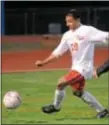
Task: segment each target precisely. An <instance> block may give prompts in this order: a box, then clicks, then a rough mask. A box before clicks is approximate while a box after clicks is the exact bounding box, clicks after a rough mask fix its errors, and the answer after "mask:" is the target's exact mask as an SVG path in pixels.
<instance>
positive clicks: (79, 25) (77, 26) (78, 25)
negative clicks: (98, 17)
mask: <svg viewBox="0 0 109 125" xmlns="http://www.w3.org/2000/svg"><path fill="white" fill-rule="evenodd" d="M81 26H82V24H81V23H78V24H77V25H76V27H75V28H74V29H72V31H75V30H77V29H78V28H80V27H81Z"/></svg>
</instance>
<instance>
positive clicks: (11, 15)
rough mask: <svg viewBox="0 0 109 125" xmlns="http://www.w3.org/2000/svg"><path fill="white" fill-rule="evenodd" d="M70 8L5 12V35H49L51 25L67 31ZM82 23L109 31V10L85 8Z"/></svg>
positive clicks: (61, 30)
mask: <svg viewBox="0 0 109 125" xmlns="http://www.w3.org/2000/svg"><path fill="white" fill-rule="evenodd" d="M69 9H70V8H35V9H32V8H28V9H10V10H9V9H8V10H5V34H6V35H10V34H13V35H17V34H23V35H24V34H25V35H28V34H48V33H49V24H52V23H53V24H60V28H61V29H60V33H63V32H65V31H66V26H65V22H64V16H65V13H66V12H67V11H68V10H69ZM81 20H82V22H83V23H84V24H89V25H93V26H95V27H97V28H99V29H102V30H109V8H83V12H82V19H81Z"/></svg>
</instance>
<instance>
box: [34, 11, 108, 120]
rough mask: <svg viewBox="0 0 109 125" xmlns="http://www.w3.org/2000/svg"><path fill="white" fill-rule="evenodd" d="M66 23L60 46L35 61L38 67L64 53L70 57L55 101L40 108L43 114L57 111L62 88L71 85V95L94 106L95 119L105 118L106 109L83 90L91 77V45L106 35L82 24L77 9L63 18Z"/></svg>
mask: <svg viewBox="0 0 109 125" xmlns="http://www.w3.org/2000/svg"><path fill="white" fill-rule="evenodd" d="M65 21H66V25H67V26H68V28H69V30H68V31H67V32H65V33H64V35H63V37H62V40H61V42H60V44H59V46H58V47H57V48H56V49H55V50H54V51H53V52H52V53H51V54H50V56H49V57H48V58H46V59H45V60H43V61H41V60H38V61H36V65H37V66H43V65H45V64H48V63H50V62H52V61H54V60H56V59H58V58H59V57H60V56H62V55H63V54H64V53H65V52H66V51H67V50H69V51H70V53H71V56H72V66H71V70H70V72H69V73H68V74H66V75H65V76H63V77H62V78H60V80H59V81H58V85H57V88H56V91H55V96H54V102H53V103H52V104H49V105H46V106H43V107H42V111H43V112H44V113H53V112H58V111H60V109H61V107H62V102H63V99H64V97H65V88H66V87H67V86H68V85H70V86H71V88H72V90H73V94H74V95H75V96H77V97H79V98H80V99H81V100H82V101H83V102H85V103H87V104H88V105H89V106H90V107H93V108H94V109H95V110H96V112H97V118H103V117H105V116H106V115H108V110H107V109H105V108H104V107H103V106H102V105H101V104H100V103H99V102H98V101H97V100H96V98H95V97H94V96H93V95H92V94H91V93H89V92H87V91H85V89H84V87H85V81H86V80H87V79H91V78H92V76H93V67H94V66H93V56H94V45H95V43H98V44H100V43H102V42H105V41H106V40H107V39H108V35H109V34H108V32H104V31H100V30H98V29H96V28H94V27H92V26H87V25H83V24H82V23H81V20H80V12H79V11H78V10H70V11H69V12H68V13H67V14H66V16H65Z"/></svg>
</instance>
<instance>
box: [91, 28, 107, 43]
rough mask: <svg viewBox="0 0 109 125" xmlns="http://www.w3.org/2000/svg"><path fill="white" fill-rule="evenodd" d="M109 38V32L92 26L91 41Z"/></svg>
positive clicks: (98, 41)
mask: <svg viewBox="0 0 109 125" xmlns="http://www.w3.org/2000/svg"><path fill="white" fill-rule="evenodd" d="M108 39H109V32H105V31H101V30H98V29H96V28H94V27H91V32H90V41H91V42H93V43H96V44H99V43H102V42H104V43H105V42H107V41H108Z"/></svg>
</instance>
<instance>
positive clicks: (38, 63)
mask: <svg viewBox="0 0 109 125" xmlns="http://www.w3.org/2000/svg"><path fill="white" fill-rule="evenodd" d="M35 64H36V66H37V67H41V66H43V61H41V60H37V61H36V63H35Z"/></svg>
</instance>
